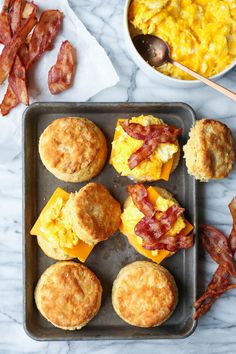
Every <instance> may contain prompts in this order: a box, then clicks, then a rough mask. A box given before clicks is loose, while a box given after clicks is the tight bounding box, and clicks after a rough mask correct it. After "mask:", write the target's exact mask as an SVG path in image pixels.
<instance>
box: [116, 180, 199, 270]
mask: <svg viewBox="0 0 236 354" xmlns="http://www.w3.org/2000/svg"><path fill="white" fill-rule="evenodd" d="M128 192H129V195H130V196H129V197H128V198H127V200H126V201H125V203H124V210H123V213H122V215H121V226H120V231H121V232H122V233H123V234H124V235H125V236H126V237H127V238H128V241H129V243H130V244H131V245H132V246H133V247H134V248H135V249H136V251H138V252H139V253H141V254H142V255H143V256H145V257H147V258H150V259H151V260H153V261H154V262H156V263H161V262H162V261H163V260H164V259H165V258H166V257H169V256H171V255H172V254H173V253H175V252H177V251H178V250H180V249H186V248H190V247H192V245H193V233H192V230H193V226H192V225H191V224H190V223H189V222H188V221H187V220H186V219H185V217H184V215H183V212H184V209H183V208H181V207H180V205H179V203H178V202H177V201H176V200H175V199H174V198H173V196H172V194H171V193H170V192H168V191H167V190H165V189H163V188H159V187H148V188H146V187H145V186H144V185H142V184H140V183H139V184H135V185H129V186H128Z"/></svg>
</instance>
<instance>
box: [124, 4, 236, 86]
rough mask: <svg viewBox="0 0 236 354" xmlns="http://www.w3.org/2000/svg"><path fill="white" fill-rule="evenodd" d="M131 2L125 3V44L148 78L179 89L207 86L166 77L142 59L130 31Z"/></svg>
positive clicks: (221, 73)
mask: <svg viewBox="0 0 236 354" xmlns="http://www.w3.org/2000/svg"><path fill="white" fill-rule="evenodd" d="M131 1H132V0H126V3H125V11H124V35H125V42H126V46H127V50H128V53H129V54H130V56H131V58H132V59H133V61H134V62H135V63H136V64H137V66H138V67H139V68H140V69H141V70H142V71H143V72H144V73H145V74H146V75H147V76H149V77H150V78H151V79H152V80H153V81H156V82H158V83H163V84H165V85H168V86H174V87H179V88H194V87H199V86H203V85H205V84H203V83H202V82H200V81H198V80H180V79H175V78H173V77H170V76H167V75H164V74H162V73H161V72H159V71H157V70H156V69H154V68H153V67H152V66H151V65H149V64H148V63H147V62H146V61H145V60H144V59H143V58H142V57H141V55H140V54H139V53H138V51H137V50H136V48H135V46H134V44H133V41H132V39H131V36H130V31H129V20H128V12H129V6H130V3H131ZM235 65H236V60H235V61H234V62H233V63H232V64H231V65H229V66H228V67H227V68H226V69H225V70H223V71H221V72H220V73H219V74H217V75H214V76H212V77H211V80H213V81H216V80H218V79H220V78H221V77H222V76H224V75H225V74H226V73H227V72H229V71H230V70H231V69H232V68H233V67H234V66H235Z"/></svg>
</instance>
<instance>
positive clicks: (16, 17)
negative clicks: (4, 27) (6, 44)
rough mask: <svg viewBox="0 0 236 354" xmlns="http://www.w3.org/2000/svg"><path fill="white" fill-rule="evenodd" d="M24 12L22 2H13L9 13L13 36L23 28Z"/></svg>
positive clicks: (16, 0) (14, 0)
mask: <svg viewBox="0 0 236 354" xmlns="http://www.w3.org/2000/svg"><path fill="white" fill-rule="evenodd" d="M22 11H23V2H22V0H13V1H12V3H11V7H10V11H9V15H10V24H11V32H12V34H14V33H16V31H18V30H19V28H20V26H21V16H22Z"/></svg>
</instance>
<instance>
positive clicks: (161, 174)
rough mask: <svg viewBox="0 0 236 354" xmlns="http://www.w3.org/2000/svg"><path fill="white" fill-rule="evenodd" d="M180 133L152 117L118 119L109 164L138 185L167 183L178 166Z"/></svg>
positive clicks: (178, 130)
mask: <svg viewBox="0 0 236 354" xmlns="http://www.w3.org/2000/svg"><path fill="white" fill-rule="evenodd" d="M180 133H181V129H179V128H176V127H174V126H169V125H167V124H166V123H164V122H163V120H161V119H159V118H156V117H153V116H152V115H148V116H144V115H141V116H139V117H133V118H131V119H118V121H117V126H116V129H115V135H114V140H113V142H112V151H111V158H110V164H111V165H112V166H113V167H114V168H115V170H116V171H117V172H118V173H120V174H121V176H128V177H130V178H131V179H134V180H136V181H141V182H144V181H156V180H160V179H164V180H166V181H168V179H169V176H170V174H171V173H172V172H173V171H174V170H175V168H176V167H177V165H178V162H179V157H180V147H179V144H178V140H177V136H178V135H179V134H180Z"/></svg>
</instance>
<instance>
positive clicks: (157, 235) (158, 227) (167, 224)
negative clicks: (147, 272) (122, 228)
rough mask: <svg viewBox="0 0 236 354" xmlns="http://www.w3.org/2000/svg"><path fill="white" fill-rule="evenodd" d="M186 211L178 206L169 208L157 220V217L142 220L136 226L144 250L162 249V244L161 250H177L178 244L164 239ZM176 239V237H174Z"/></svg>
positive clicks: (136, 232)
mask: <svg viewBox="0 0 236 354" xmlns="http://www.w3.org/2000/svg"><path fill="white" fill-rule="evenodd" d="M183 211H184V209H183V208H179V207H178V206H177V205H176V204H174V205H172V206H171V207H169V208H168V209H167V210H166V211H165V212H164V213H163V214H162V216H161V217H160V219H157V218H156V217H155V216H153V217H147V216H145V217H144V218H142V219H141V220H140V221H139V223H138V224H137V225H136V226H135V229H134V231H135V234H136V235H137V236H139V237H141V238H142V239H143V241H144V245H143V248H145V249H152V250H154V249H160V248H159V246H160V244H161V245H162V248H161V249H168V250H169V248H171V251H172V249H173V248H174V249H175V248H176V247H177V246H179V245H180V243H179V245H177V243H176V242H175V244H174V243H173V241H172V240H171V237H169V236H168V237H166V240H167V242H165V238H163V239H162V236H164V235H165V234H166V233H167V232H168V231H170V229H171V228H172V226H173V225H174V224H175V222H176V220H177V219H178V217H179V216H180V215H181V214H182V213H183ZM174 238H175V237H174Z"/></svg>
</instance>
